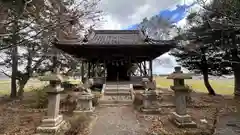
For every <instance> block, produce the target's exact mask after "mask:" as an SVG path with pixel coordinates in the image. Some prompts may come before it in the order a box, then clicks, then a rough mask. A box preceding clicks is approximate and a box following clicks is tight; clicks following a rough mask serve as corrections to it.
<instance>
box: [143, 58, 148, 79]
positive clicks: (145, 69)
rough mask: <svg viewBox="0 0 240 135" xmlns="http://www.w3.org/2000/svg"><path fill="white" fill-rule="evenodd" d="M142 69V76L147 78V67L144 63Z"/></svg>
mask: <svg viewBox="0 0 240 135" xmlns="http://www.w3.org/2000/svg"><path fill="white" fill-rule="evenodd" d="M143 68H144V76H147V67H146V61H144V65H143Z"/></svg>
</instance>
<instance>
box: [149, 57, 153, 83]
mask: <svg viewBox="0 0 240 135" xmlns="http://www.w3.org/2000/svg"><path fill="white" fill-rule="evenodd" d="M149 67H150V81H152V80H153V72H152V60H150V61H149Z"/></svg>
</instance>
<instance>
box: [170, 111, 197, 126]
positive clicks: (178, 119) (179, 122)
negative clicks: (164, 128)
mask: <svg viewBox="0 0 240 135" xmlns="http://www.w3.org/2000/svg"><path fill="white" fill-rule="evenodd" d="M171 120H172V122H173V123H174V124H175V125H176V126H177V127H180V128H196V127H197V124H196V123H195V122H194V121H192V117H191V116H190V115H188V114H185V115H179V114H177V112H172V113H171Z"/></svg>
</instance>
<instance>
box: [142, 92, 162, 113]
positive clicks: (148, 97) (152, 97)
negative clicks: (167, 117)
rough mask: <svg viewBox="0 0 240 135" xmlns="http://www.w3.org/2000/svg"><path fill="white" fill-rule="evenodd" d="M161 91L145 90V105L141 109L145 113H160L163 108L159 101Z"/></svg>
mask: <svg viewBox="0 0 240 135" xmlns="http://www.w3.org/2000/svg"><path fill="white" fill-rule="evenodd" d="M158 96H159V93H158V92H157V91H155V90H149V91H145V92H144V93H143V107H142V108H141V111H142V112H144V113H160V112H161V108H159V106H160V105H159V104H160V103H159V101H158Z"/></svg>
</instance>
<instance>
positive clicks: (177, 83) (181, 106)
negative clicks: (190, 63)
mask: <svg viewBox="0 0 240 135" xmlns="http://www.w3.org/2000/svg"><path fill="white" fill-rule="evenodd" d="M167 79H173V86H171V89H172V90H173V91H174V93H175V105H176V111H175V112H172V113H171V116H172V117H171V120H172V121H173V122H174V123H175V124H176V125H177V126H178V127H196V123H195V122H193V121H192V119H191V116H190V115H188V114H187V104H186V97H187V96H189V92H190V91H191V89H190V88H189V87H188V86H187V85H185V84H184V79H192V77H191V76H190V75H188V74H184V73H183V72H182V71H181V67H175V71H174V72H173V73H172V74H170V75H169V76H168V77H167Z"/></svg>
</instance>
